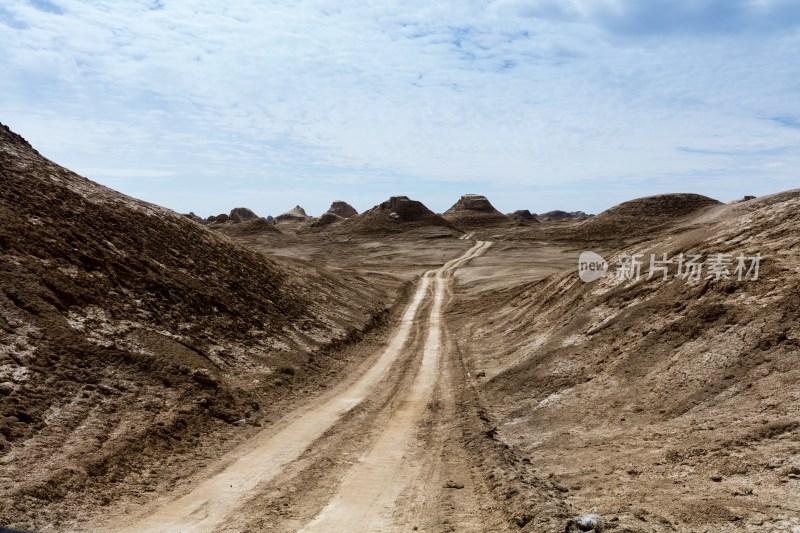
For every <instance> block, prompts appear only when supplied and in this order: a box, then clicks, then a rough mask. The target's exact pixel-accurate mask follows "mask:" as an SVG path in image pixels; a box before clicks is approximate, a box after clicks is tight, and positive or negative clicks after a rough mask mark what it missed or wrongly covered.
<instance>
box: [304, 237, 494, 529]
mask: <svg viewBox="0 0 800 533" xmlns="http://www.w3.org/2000/svg"><path fill="white" fill-rule="evenodd" d="M490 244H491V243H488V242H478V243H477V244H476V245H475V246H474V247H473V248H471V249H470V250H469V251H468V252H467V253H466V254H464V255H463V256H462V257H460V258H458V259H454V260H453V261H450V262H448V263H447V264H445V265H444V266H443V267H442V268H440V269H439V270H437V271H436V272H429V273H428V274H426V278H433V279H434V280H435V283H434V296H433V305H432V307H431V311H430V315H429V317H428V323H427V337H426V341H425V345H424V348H423V350H424V351H423V357H422V363H421V366H420V368H419V371H418V373H417V376H416V379H415V380H414V383H413V384H412V386H411V389H410V390H409V391H408V393H407V394H406V396H405V398H404V399H403V401H402V404H401V405H400V406H399V408H398V409H397V410H396V411H395V412H394V413H393V415H392V417H391V418H390V419H389V421H388V424H387V427H386V429H385V431H384V432H383V434H382V435H381V436H380V437H379V439H378V441H377V442H376V443H375V444H374V446H373V448H372V449H371V450H370V451H369V452H368V453H367V454H366V456H365V457H363V459H362V460H361V462H360V463H359V464H358V465H356V466H354V467H353V468H352V469H351V470H350V472H349V473H348V475H347V477H346V479H345V480H344V482H343V483H342V485H341V487H340V488H339V491H338V492H337V493H336V495H335V496H334V497H333V498H332V499H331V501H330V503H329V504H328V505H327V506H326V507H325V509H323V511H322V512H321V513H320V514H319V515H317V517H316V518H315V519H314V520H313V521H312V522H311V523H310V524H308V525H307V526H306V527H305V528H303V529H302V531H305V532H334V531H380V530H383V529H386V528H387V526H389V525H390V524H391V522H392V514H393V511H394V503H395V501H396V500H397V498H398V496H399V495H400V494H401V492H402V491H403V490H404V489H405V488H406V486H405V485H406V484H407V483H408V482H409V476H408V475H407V474H408V472H409V471H410V470H413V469H409V468H407V467H408V466H409V465H407V461H406V453H407V451H408V444H409V440H410V439H411V437H412V433H413V431H414V428H416V427H417V426H418V424H419V422H420V420H421V419H422V416H423V414H424V412H425V407H426V405H427V403H428V400H429V399H430V397H431V394H432V392H433V388H434V385H435V383H436V380H437V377H438V369H439V361H440V357H441V338H440V337H441V317H442V306H443V303H444V297H445V292H446V288H447V282H448V281H449V279H450V277H451V275H452V273H453V271H454V270H455V269H456V268H458V267H459V266H461V265H463V264H466V263H467V262H469V260H471V259H473V258H474V257H477V256H479V255H481V254H482V253H483V252H484V251H485V250H486V249H487V248H488V247H489V246H490ZM403 481H405V484H404V483H403Z"/></svg>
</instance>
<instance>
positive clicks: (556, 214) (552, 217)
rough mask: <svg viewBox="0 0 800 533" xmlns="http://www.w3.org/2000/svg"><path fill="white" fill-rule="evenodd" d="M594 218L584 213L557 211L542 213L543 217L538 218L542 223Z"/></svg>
mask: <svg viewBox="0 0 800 533" xmlns="http://www.w3.org/2000/svg"><path fill="white" fill-rule="evenodd" d="M592 216H593V215H588V214H586V213H584V212H583V211H561V210H559V209H556V210H555V211H548V212H547V213H542V214H541V215H538V217H537V218H538V219H539V221H541V222H564V221H566V220H586V219H587V218H591V217H592Z"/></svg>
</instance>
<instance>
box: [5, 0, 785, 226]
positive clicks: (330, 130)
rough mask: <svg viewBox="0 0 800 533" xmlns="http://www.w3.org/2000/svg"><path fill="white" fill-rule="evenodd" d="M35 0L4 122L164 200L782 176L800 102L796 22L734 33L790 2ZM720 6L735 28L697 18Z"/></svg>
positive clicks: (17, 38)
mask: <svg viewBox="0 0 800 533" xmlns="http://www.w3.org/2000/svg"><path fill="white" fill-rule="evenodd" d="M658 3H659V2H655V4H658ZM49 4H50V6H49V8H47V9H40V8H41V7H42V6H43V4H41V3H39V8H37V7H36V6H35V5H34V4H31V3H28V2H22V1H18V0H12V1H11V2H10V3H7V5H6V7H5V8H4V10H0V92H1V93H2V94H3V95H4V98H3V99H2V100H0V120H2V121H3V122H6V123H10V125H11V126H12V127H13V128H15V129H17V130H19V131H20V132H21V133H23V134H24V135H26V136H27V137H28V138H29V140H31V141H32V142H33V143H34V145H36V146H37V147H38V148H40V149H41V150H42V151H43V152H44V153H45V154H46V155H48V156H50V157H52V158H53V159H55V160H56V161H58V162H60V163H62V164H65V165H66V166H71V167H74V168H76V169H80V168H82V169H87V170H86V173H87V174H89V177H93V178H95V179H99V180H101V181H102V180H103V179H106V180H110V179H112V178H122V177H124V178H126V179H125V180H123V181H116V182H114V184H115V185H117V184H119V185H120V186H121V187H122V186H123V185H126V184H130V183H132V180H133V178H135V177H140V178H143V179H144V178H153V177H154V176H157V177H163V178H164V179H167V180H168V181H167V182H162V181H160V180H159V181H157V182H153V180H152V179H151V180H149V182H148V181H147V180H145V181H143V182H142V183H141V184H138V185H136V186H135V187H134V186H130V187H129V188H127V189H125V192H131V193H132V192H137V193H141V194H143V195H145V196H147V198H148V199H150V200H153V201H157V202H159V203H164V204H167V205H168V206H169V207H175V208H178V209H184V204H183V203H180V201H176V198H184V197H185V196H182V194H183V193H182V191H185V190H187V189H189V188H193V189H196V188H197V187H204V188H209V194H208V195H207V197H204V199H203V200H202V202H204V203H203V205H198V206H195V207H194V210H195V211H198V212H204V211H208V212H209V213H210V212H215V211H218V210H219V209H218V208H216V207H215V206H213V205H211V202H213V201H214V198H215V197H216V198H219V196H220V194H222V193H223V191H224V194H226V195H229V194H231V193H230V191H231V190H234V188H233V187H231V186H230V184H233V183H244V184H246V187H241V188H240V189H236V190H242V191H245V190H247V191H252V190H264V191H267V192H266V193H265V195H264V196H265V198H264V199H263V200H262V201H263V202H264V206H265V207H264V209H267V210H268V211H270V212H277V211H278V210H281V209H286V208H288V207H291V205H290V206H288V207H286V206H285V205H283V204H284V203H285V202H284V201H283V200H280V203H279V202H278V200H275V202H274V204H273V203H272V201H271V200H270V199H269V197H270V194H269V191H277V190H282V191H283V190H291V191H293V192H294V193H299V192H301V191H310V192H309V193H310V194H311V193H313V191H315V190H317V191H318V190H320V187H319V184H325V186H326V187H330V188H331V194H335V191H333V189H334V188H335V187H336V184H337V183H341V184H342V187H343V188H344V190H345V191H346V192H349V193H350V194H359V195H360V196H361V197H364V198H365V200H364V201H365V202H369V201H370V200H368V198H374V202H373V203H377V202H378V201H380V199H381V198H380V197H379V196H378V195H383V194H385V193H386V191H387V190H391V188H392V185H393V184H396V186H397V188H400V187H406V186H411V187H412V188H415V189H416V190H419V191H420V193H419V194H416V196H418V197H420V198H421V199H423V200H425V199H426V198H425V197H424V194H425V193H426V192H429V193H431V194H434V189H435V188H436V187H438V186H435V185H432V184H431V182H436V183H441V184H443V185H442V187H445V188H446V189H447V191H448V192H447V194H449V191H450V190H451V188H453V189H455V188H456V187H457V186H459V184H461V185H460V187H461V188H465V189H470V190H472V191H473V192H481V191H480V190H477V188H478V187H481V188H483V189H484V191H486V192H489V193H491V192H492V191H501V190H502V189H504V188H506V189H508V188H512V187H513V188H515V189H516V190H519V191H521V192H520V194H519V195H516V196H515V197H516V199H518V200H519V201H520V202H523V201H528V202H530V201H531V199H533V198H535V197H536V196H537V194H538V191H540V190H542V189H543V188H545V187H550V186H552V185H553V184H562V185H564V186H563V188H562V193H561V198H562V200H561V201H562V202H563V203H564V204H566V203H567V202H569V201H571V200H570V195H573V194H575V190H576V185H580V186H582V187H583V188H584V189H585V190H593V191H598V190H599V191H600V195H599V196H598V195H597V193H596V192H595V193H594V195H593V196H592V197H591V198H589V199H588V200H587V201H591V202H594V204H593V205H589V206H586V209H587V210H597V209H598V208H602V207H605V206H607V205H609V204H610V203H613V202H614V201H617V200H618V198H617V197H616V196H613V194H615V193H614V192H613V189H614V187H615V186H616V187H619V188H620V189H622V191H621V192H620V193H619V194H621V195H624V194H625V192H624V190H634V189H635V190H637V191H638V190H640V189H641V190H644V191H645V192H647V191H648V190H650V189H648V187H651V188H655V187H660V186H665V187H666V186H670V187H674V186H679V185H681V184H683V186H682V188H683V189H684V190H692V189H693V187H697V186H698V185H700V186H706V187H708V188H712V187H713V186H716V185H718V184H719V178H718V176H719V175H721V174H724V173H726V172H728V173H729V174H730V175H731V176H741V175H742V173H743V172H744V170H743V169H745V168H747V167H748V165H749V166H750V167H752V168H758V169H759V170H758V172H760V173H761V174H759V176H760V177H761V179H769V177H770V176H773V177H774V179H775V181H774V183H776V184H782V183H783V182H784V179H785V176H786V173H788V172H789V170H788V169H789V168H791V166H792V164H796V163H797V159H798V153H797V150H796V149H787V148H786V147H796V146H797V129H796V128H791V127H786V126H785V125H782V124H781V123H779V122H776V120H777V119H775V117H791V116H797V113H798V103H800V102H798V99H797V96H796V95H797V91H796V81H794V80H796V79H797V78H798V68H797V67H796V66H795V61H794V58H796V56H797V52H798V49H799V48H800V43H799V42H798V38H797V36H796V35H795V34H794V33H792V32H785V31H784V32H776V33H775V34H768V33H765V32H763V31H758V32H753V33H750V34H747V35H744V36H742V34H741V31H742V30H743V29H746V28H743V25H744V24H745V22H744V21H745V19H744V18H741V17H742V16H741V13H744V12H745V11H743V10H745V9H746V10H749V11H747V13H750V14H753V13H756V12H758V13H760V14H758V13H756V14H757V15H758V17H760V18H758V21H760V22H758V25H759V28H758V29H762V28H763V27H765V25H767V23H768V22H769V23H770V24H773V26H771V27H773V28H777V24H778V21H777V16H778V15H776V14H780V13H783V14H784V15H785V24H784V25H783V26H782V27H783V28H788V27H790V23H791V21H792V20H794V19H792V17H791V16H789V15H787V14H791V13H790V11H789V8H788V7H786V6H787V5H788V4H786V3H785V2H784V3H781V2H775V1H773V2H766V0H764V1H763V2H762V3H761V4H760V5H756V3H748V2H743V1H736V2H731V3H729V4H725V5H724V6H723V5H722V4H720V3H719V2H717V1H716V0H715V2H705V3H703V2H700V3H695V4H692V5H699V6H700V7H701V8H702V9H700V8H698V9H695V10H694V11H692V10H690V9H688V8H686V6H689V5H690V4H689V3H688V2H686V3H680V2H678V3H673V4H672V5H682V6H684V8H685V9H678V10H677V11H676V12H675V13H677V14H676V15H675V17H673V18H672V19H670V20H672V22H671V24H672V26H670V27H665V26H648V24H649V22H648V21H650V17H649V14H650V13H651V12H650V11H647V12H646V11H644V10H643V9H642V8H641V5H642V4H641V3H637V2H633V1H632V0H613V1H612V0H607V1H605V2H586V1H581V0H571V1H569V2H552V1H545V0H532V1H526V2H521V1H518V0H517V1H511V0H502V1H497V2H489V3H484V2H480V3H479V2H439V3H436V4H431V3H430V2H421V1H410V2H381V3H378V4H375V5H369V4H358V3H351V2H321V1H307V2H291V3H289V2H277V1H276V2H245V1H237V2H231V3H226V2H219V1H214V2H212V1H210V0H206V1H191V2H190V1H188V0H184V1H177V0H176V1H169V0H165V1H164V2H161V3H160V4H159V5H157V4H154V3H153V2H149V1H148V2H144V1H134V0H114V1H110V0H109V1H90V2H87V1H78V0H62V1H58V0H52V1H51V2H49ZM701 4H702V5H701ZM597 6H601V7H600V8H598V7H597ZM637 6H639V7H637ZM726 6H727V7H726ZM662 7H663V6H662ZM714 9H716V10H717V13H718V14H721V15H725V16H726V17H728V18H731V17H733V18H735V17H739V18H737V19H736V20H737V21H738V22H737V23H736V24H734V25H731V26H730V27H728V30H729V31H730V32H733V33H731V35H727V34H725V33H724V32H721V31H720V29H721V27H720V26H719V25H717V26H713V25H711V26H709V27H708V29H709V31H707V32H706V31H703V26H702V22H703V21H704V20H705V21H706V22H707V23H709V20H710V18H709V13H712V14H713V13H714V11H713V10H714ZM759 10H760V11H759ZM58 13H61V14H58ZM12 22H13V23H12ZM679 29H680V30H681V31H678V30H679ZM648 32H649V34H648ZM640 35H643V36H642V37H639V36H640ZM647 35H658V39H657V40H655V41H654V40H652V39H651V38H649V37H648V36H647ZM784 122H785V123H786V124H790V122H788V119H787V120H785V121H784ZM753 147H756V148H758V149H757V150H754V149H753ZM687 148H688V150H687ZM776 149H783V150H784V151H783V152H782V153H781V155H780V157H781V160H782V161H785V162H787V163H789V165H788V166H787V167H769V166H768V163H769V162H770V161H773V160H774V158H775V156H774V155H767V154H765V153H764V152H765V151H766V152H769V150H776ZM114 169H117V170H116V171H114ZM764 169H768V173H767V174H764V172H765V171H764ZM100 170H103V172H100ZM115 172H116V174H115ZM751 172H752V173H753V175H755V173H756V171H755V170H753V171H751ZM137 173H138V174H137ZM153 173H155V174H153ZM765 176H766V177H765ZM690 177H691V179H690ZM287 184H288V185H287ZM604 184H608V185H609V186H608V187H604V186H603V185H604ZM615 184H616V185H615ZM632 184H638V185H636V186H634V185H632ZM648 184H651V185H648ZM652 184H662V185H652ZM703 184H705V185H703ZM639 185H641V186H639ZM126 186H127V185H126ZM358 188H361V189H364V188H366V189H367V192H364V191H363V190H361V189H358ZM652 190H653V192H665V191H663V190H655V189H652ZM370 191H372V192H370ZM435 194H439V193H438V192H436V193H435ZM442 194H444V193H442ZM549 194H551V193H549ZM274 196H275V197H276V198H277V195H274ZM557 196H558V195H557V194H555V193H552V197H553V198H554V200H553V201H556V200H557ZM252 197H253V196H252V194H250V193H245V192H243V193H242V197H241V198H242V201H241V202H237V203H244V202H246V201H247V200H248V199H249V198H252ZM332 199H333V198H326V199H321V200H314V201H315V202H318V203H320V204H323V203H326V202H329V201H330V200H332ZM344 199H347V198H344ZM622 199H624V198H622ZM512 200H514V198H511V199H509V200H508V201H509V202H511V201H512ZM198 201H200V200H198ZM304 201H305V202H306V203H308V202H307V201H306V200H305V199H303V198H297V199H296V200H294V201H292V202H289V203H291V204H294V203H298V202H300V203H303V202H304ZM189 207H191V206H189ZM367 207H369V206H367ZM444 207H446V205H445V206H444ZM519 207H529V204H528V205H524V204H523V205H507V206H501V208H504V209H505V210H512V209H516V208H519ZM544 207H548V206H544ZM549 207H550V208H555V207H559V206H558V205H552V206H549ZM186 210H188V209H186ZM206 214H208V213H206Z"/></svg>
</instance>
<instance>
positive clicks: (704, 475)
mask: <svg viewBox="0 0 800 533" xmlns="http://www.w3.org/2000/svg"><path fill="white" fill-rule="evenodd" d="M654 206H655V207H656V208H662V209H663V211H662V212H660V213H659V212H656V213H650V214H651V216H654V217H655V218H656V219H657V220H665V219H666V218H667V217H668V215H672V216H675V217H678V218H679V219H680V218H681V217H686V216H689V219H685V221H684V227H683V228H682V230H681V231H672V232H667V233H666V234H664V235H662V236H661V237H658V238H657V239H655V240H649V241H643V242H641V243H639V244H637V245H634V246H630V247H628V248H625V249H622V250H619V251H616V252H614V253H610V254H608V255H607V256H606V258H607V259H608V262H609V263H610V265H611V271H612V272H610V273H609V274H608V275H607V276H605V277H603V278H601V279H600V280H598V281H594V282H593V283H590V284H586V283H584V282H582V281H581V280H580V279H579V277H578V274H577V272H576V271H575V270H574V269H573V270H572V271H569V272H566V273H563V274H558V275H552V276H550V277H548V278H546V279H544V280H543V281H540V282H534V283H525V284H521V285H516V286H510V287H508V288H507V289H505V290H503V291H500V292H497V293H494V294H487V293H482V294H480V295H478V296H474V295H473V296H472V297H471V298H466V299H465V300H464V301H462V303H461V304H460V305H459V306H458V307H457V308H456V309H454V313H453V316H454V317H459V316H464V317H465V318H463V319H460V322H456V324H455V326H454V329H455V330H456V331H459V332H460V336H459V339H460V340H459V344H460V349H461V350H462V351H463V353H464V354H465V357H464V359H465V361H466V362H467V365H468V369H469V370H471V372H472V375H481V376H482V375H484V374H485V378H483V377H482V378H478V379H477V381H476V386H477V391H478V396H479V398H480V403H482V405H483V406H484V407H485V411H483V414H482V416H483V417H485V418H486V420H491V423H489V427H491V426H494V428H493V429H492V430H491V431H492V432H493V433H492V434H493V437H492V438H493V442H496V443H497V444H498V447H497V449H498V450H499V451H498V453H501V454H503V456H504V457H505V460H506V463H505V467H504V468H503V469H501V471H502V472H497V473H496V474H494V475H496V476H497V480H498V481H497V486H498V490H502V491H509V494H512V496H511V497H510V498H511V500H510V501H511V502H513V503H512V505H516V507H517V509H518V512H519V513H521V514H520V516H523V515H525V513H527V515H525V516H528V517H529V519H530V522H529V523H528V524H527V525H526V527H525V530H529V531H541V530H548V531H549V530H550V529H548V528H556V527H560V528H562V529H563V524H564V523H565V521H566V519H567V518H569V517H570V516H574V515H583V514H586V513H590V512H595V513H599V514H600V515H603V516H605V517H606V519H610V518H613V519H614V520H615V522H614V523H613V524H612V525H614V526H616V527H618V528H620V529H619V530H622V531H685V532H689V531H765V532H766V531H776V530H787V529H791V528H792V527H795V526H794V525H793V524H796V521H795V522H793V521H792V520H793V519H792V517H794V520H796V519H798V518H800V517H798V516H797V509H798V504H800V500H798V498H797V494H798V487H800V447H798V445H797V442H798V439H800V396H799V395H798V394H797V393H796V392H794V391H795V389H796V387H794V384H796V383H797V381H798V380H799V379H800V370H798V366H797V360H798V355H799V354H800V296H798V295H800V263H798V254H799V253H800V241H799V240H798V238H797V235H798V230H800V191H790V192H788V193H783V194H780V195H774V196H771V197H765V198H760V199H757V200H751V201H749V202H745V203H741V204H736V205H729V206H718V205H717V203H716V202H714V201H713V200H710V199H707V198H704V197H696V196H695V197H690V198H687V197H686V196H685V195H680V196H672V197H656V198H650V199H644V200H643V201H636V202H630V203H627V204H623V205H622V206H620V208H619V209H616V210H613V211H609V212H608V215H607V216H599V217H598V221H599V222H602V221H603V220H604V219H606V220H608V219H610V220H613V221H615V222H616V221H621V220H625V219H626V218H627V217H629V216H630V217H637V216H642V215H643V213H645V212H647V211H649V210H652V209H653V207H654ZM715 206H716V207H715ZM709 207H711V209H710V210H709V209H707V208H709ZM609 227H611V228H615V227H616V225H610V226H609ZM610 231H616V230H610ZM639 252H641V253H643V254H644V256H643V257H644V263H645V264H644V265H643V270H642V274H643V275H642V277H641V278H640V279H639V280H636V279H635V278H634V279H630V280H627V279H621V278H619V277H617V276H616V271H617V268H616V265H617V262H618V261H619V260H620V259H621V258H624V257H625V256H630V255H633V254H636V253H639ZM664 253H666V254H668V259H669V258H671V259H672V260H673V263H672V264H671V265H668V266H669V267H670V269H671V270H669V272H668V274H669V276H668V279H666V280H664V279H663V274H662V272H661V271H657V274H656V275H655V276H653V277H652V278H651V279H650V280H648V279H646V278H647V273H648V270H649V266H650V265H649V261H650V254H656V257H657V258H658V259H663V255H662V254H664ZM681 253H684V254H687V256H688V254H701V255H702V256H703V257H702V261H704V264H705V268H706V270H704V272H703V275H702V276H701V277H700V279H698V280H692V279H683V278H681V277H675V274H676V271H677V268H678V257H679V254H681ZM759 253H760V254H761V257H762V260H761V263H760V272H759V276H758V279H757V280H753V279H752V273H751V276H750V279H748V278H747V276H746V272H745V279H743V280H741V281H740V280H738V279H737V278H738V275H737V273H736V270H735V269H736V267H737V263H738V261H737V258H738V257H739V255H743V256H745V257H746V258H748V259H747V261H746V263H745V265H746V268H747V269H749V268H750V266H751V265H752V260H751V259H750V258H752V257H754V256H755V255H756V254H759ZM716 254H730V255H729V256H725V257H728V258H729V259H731V260H732V263H731V264H728V265H727V266H725V267H724V268H723V269H722V270H723V271H726V272H725V273H726V274H727V276H728V277H724V276H723V277H721V279H715V277H712V278H711V279H707V276H708V274H709V270H708V268H709V262H712V263H713V261H714V258H715V257H716ZM712 273H713V271H712ZM467 315H469V316H476V315H480V316H482V317H484V319H483V321H482V322H481V323H478V324H470V323H469V322H468V319H467V318H466V317H467ZM457 320H459V319H457ZM461 322H463V324H461ZM501 337H502V338H503V343H502V344H497V343H496V342H494V341H495V340H496V339H497V338H501ZM504 447H505V448H504ZM540 519H541V520H540ZM553 530H555V529H553Z"/></svg>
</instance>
